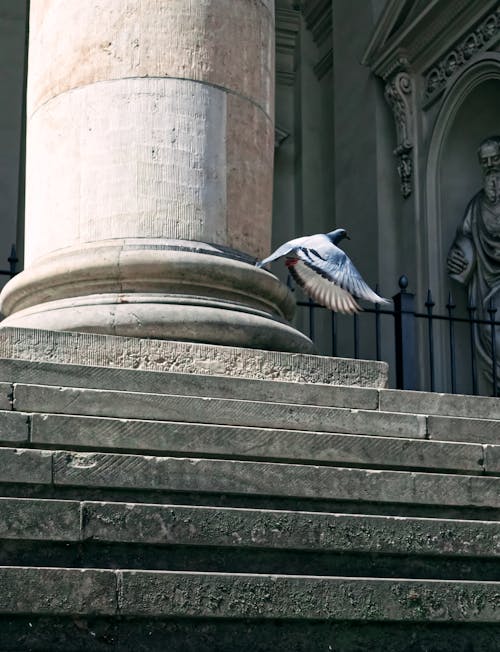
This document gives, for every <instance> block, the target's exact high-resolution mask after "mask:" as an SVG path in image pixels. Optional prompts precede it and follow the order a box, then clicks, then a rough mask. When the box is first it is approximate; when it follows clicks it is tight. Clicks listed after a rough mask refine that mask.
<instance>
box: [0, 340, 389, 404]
mask: <svg viewBox="0 0 500 652" xmlns="http://www.w3.org/2000/svg"><path fill="white" fill-rule="evenodd" d="M0 338H1V334H0ZM0 380H5V381H9V382H15V383H26V384H35V385H56V386H62V387H84V388H88V389H108V390H117V391H130V392H145V393H154V394H180V395H184V396H208V397H212V398H232V399H249V398H251V399H252V400H253V401H269V402H274V403H297V404H303V405H325V406H331V407H346V408H363V409H365V410H371V409H374V410H375V409H377V408H378V392H377V390H376V389H373V388H367V387H342V386H339V385H324V384H320V383H315V384H307V383H306V384H304V383H300V384H299V383H294V382H285V381H279V380H257V379H251V378H236V377H233V378H231V377H225V376H211V375H206V374H192V373H176V372H159V371H142V370H140V369H113V368H111V367H90V366H82V365H75V364H59V363H53V362H32V361H29V360H13V359H3V360H0ZM10 392H11V389H10V388H9V393H10ZM10 407H11V406H10V403H9V409H10Z"/></svg>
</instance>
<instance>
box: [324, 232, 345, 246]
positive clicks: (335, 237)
mask: <svg viewBox="0 0 500 652" xmlns="http://www.w3.org/2000/svg"><path fill="white" fill-rule="evenodd" d="M326 235H327V236H328V237H329V238H330V240H331V241H332V242H333V244H337V243H339V242H340V241H341V240H344V239H347V240H350V239H351V238H350V237H349V236H348V235H347V231H346V230H345V229H335V231H330V233H327V234H326Z"/></svg>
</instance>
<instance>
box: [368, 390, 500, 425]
mask: <svg viewBox="0 0 500 652" xmlns="http://www.w3.org/2000/svg"><path fill="white" fill-rule="evenodd" d="M380 409H381V410H389V411H390V412H403V413H412V414H428V415H431V414H433V415H441V416H451V417H468V418H476V419H493V420H495V419H500V401H499V400H498V398H495V397H493V396H470V395H463V394H443V393H438V392H416V391H409V390H404V391H403V390H398V389H384V390H380Z"/></svg>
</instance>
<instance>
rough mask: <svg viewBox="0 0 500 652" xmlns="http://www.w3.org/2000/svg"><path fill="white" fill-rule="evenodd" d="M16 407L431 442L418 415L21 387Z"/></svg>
mask: <svg viewBox="0 0 500 652" xmlns="http://www.w3.org/2000/svg"><path fill="white" fill-rule="evenodd" d="M13 406H14V409H15V410H16V411H20V412H43V413H55V414H73V415H87V416H104V417H116V418H121V419H144V420H149V421H156V420H161V421H165V420H168V421H183V422H185V421H189V422H191V423H209V424H219V425H237V426H250V427H261V428H280V429H289V430H315V431H321V432H343V433H353V434H366V435H380V436H392V437H410V438H425V437H426V428H427V426H426V420H425V417H423V416H421V415H413V414H400V413H389V412H379V411H376V410H358V409H356V410H353V409H344V408H333V407H324V406H311V405H294V404H289V403H269V402H263V401H253V400H252V401H250V400H241V399H238V400H236V399H221V398H211V397H193V396H181V395H165V394H144V393H140V392H118V391H109V390H93V389H84V388H74V387H70V388H68V387H53V386H48V385H23V384H15V385H14V388H13Z"/></svg>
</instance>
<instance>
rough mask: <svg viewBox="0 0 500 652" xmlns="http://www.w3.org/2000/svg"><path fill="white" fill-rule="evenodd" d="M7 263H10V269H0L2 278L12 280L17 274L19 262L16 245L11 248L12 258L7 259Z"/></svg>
mask: <svg viewBox="0 0 500 652" xmlns="http://www.w3.org/2000/svg"><path fill="white" fill-rule="evenodd" d="M7 262H8V263H9V269H0V276H9V277H10V278H12V277H13V276H15V275H16V274H17V263H18V262H19V258H18V257H17V252H16V245H12V247H11V248H10V256H9V257H8V258H7Z"/></svg>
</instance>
